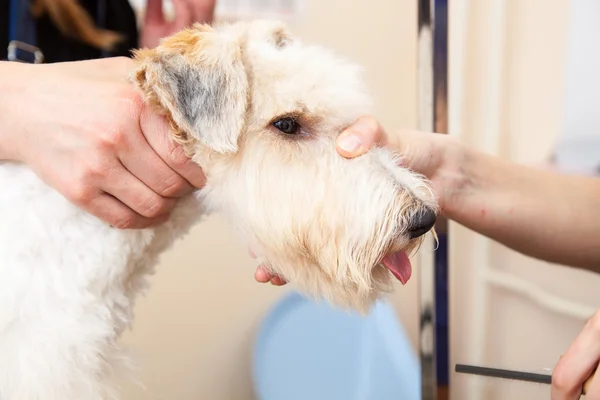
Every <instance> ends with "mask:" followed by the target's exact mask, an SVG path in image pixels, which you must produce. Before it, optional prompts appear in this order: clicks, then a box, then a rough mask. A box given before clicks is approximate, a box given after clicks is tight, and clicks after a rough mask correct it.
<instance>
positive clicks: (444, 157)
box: [251, 116, 456, 286]
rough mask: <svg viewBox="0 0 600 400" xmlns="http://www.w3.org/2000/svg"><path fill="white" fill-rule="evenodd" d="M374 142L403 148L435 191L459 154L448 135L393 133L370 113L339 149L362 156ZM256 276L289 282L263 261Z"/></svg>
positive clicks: (410, 164)
mask: <svg viewBox="0 0 600 400" xmlns="http://www.w3.org/2000/svg"><path fill="white" fill-rule="evenodd" d="M375 145H379V146H390V147H392V148H393V149H394V150H396V151H398V152H400V154H401V155H402V165H403V166H405V167H407V168H410V169H411V170H413V171H415V172H417V173H420V174H423V175H425V176H426V177H428V178H429V179H431V180H432V184H433V189H434V192H436V194H437V192H438V191H441V190H436V187H437V189H439V188H441V187H443V182H442V181H443V180H444V178H443V174H441V173H440V171H441V170H442V168H443V167H444V165H445V164H448V163H450V160H454V159H455V158H456V157H450V156H449V153H450V152H451V151H453V150H455V148H454V147H453V146H454V145H453V144H452V143H451V140H449V139H448V137H447V135H434V134H427V133H424V132H418V131H410V130H402V131H400V132H398V133H397V134H396V135H393V136H390V135H387V134H386V133H385V131H384V130H383V127H382V126H381V124H380V123H379V122H378V121H377V120H376V119H375V118H373V117H371V116H364V117H361V118H359V119H358V120H357V121H356V122H355V123H354V124H352V125H351V126H350V127H349V128H347V129H346V130H344V131H343V132H342V133H341V134H340V135H339V136H338V138H337V140H336V149H337V151H338V153H340V155H342V156H343V157H346V158H355V157H359V156H361V155H363V154H365V153H366V152H367V151H369V150H370V149H371V148H372V147H373V146H375ZM441 203H442V202H441V201H440V204H441ZM442 207H443V205H442ZM251 255H252V252H251ZM254 278H255V279H256V281H258V282H260V283H266V282H271V283H272V284H274V285H276V286H281V285H284V284H285V283H286V282H285V281H284V280H283V279H282V278H281V277H279V276H273V275H271V274H270V273H269V272H268V270H267V268H266V267H265V266H262V265H261V266H259V267H258V268H257V269H256V272H255V274H254Z"/></svg>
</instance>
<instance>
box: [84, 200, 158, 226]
mask: <svg viewBox="0 0 600 400" xmlns="http://www.w3.org/2000/svg"><path fill="white" fill-rule="evenodd" d="M85 209H86V210H87V211H88V212H89V213H91V214H93V215H95V216H96V217H98V218H100V219H102V220H104V221H107V222H108V223H109V224H111V225H112V226H114V227H115V228H117V229H144V228H148V227H150V226H153V225H157V224H161V223H163V222H165V221H166V220H167V219H168V218H169V215H168V214H162V215H160V216H157V217H154V218H145V217H143V216H141V215H140V214H138V213H136V212H135V211H133V210H132V209H131V208H129V207H127V206H126V205H124V204H123V203H121V202H120V201H119V200H117V199H115V198H114V197H112V196H110V195H108V194H105V193H102V194H98V195H97V196H94V197H93V198H92V199H91V200H90V202H89V203H88V204H87V205H86V207H85Z"/></svg>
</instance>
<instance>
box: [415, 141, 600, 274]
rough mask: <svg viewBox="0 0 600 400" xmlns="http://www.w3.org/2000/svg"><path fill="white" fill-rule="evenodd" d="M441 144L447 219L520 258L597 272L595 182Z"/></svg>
mask: <svg viewBox="0 0 600 400" xmlns="http://www.w3.org/2000/svg"><path fill="white" fill-rule="evenodd" d="M422 135H425V134H422ZM435 136H437V135H435ZM431 140H438V141H439V138H431ZM443 140H444V146H446V147H447V148H446V149H445V154H446V156H445V161H444V162H443V163H442V165H441V168H440V170H439V171H437V179H438V180H439V181H443V182H446V187H445V188H444V189H445V190H443V191H441V193H442V199H441V200H442V204H443V207H444V211H443V212H444V214H445V215H446V216H447V217H448V218H450V219H452V220H454V221H456V222H458V223H460V224H462V225H464V226H466V227H468V228H470V229H472V230H474V231H477V232H479V233H481V234H483V235H485V236H488V237H489V238H491V239H493V240H496V241H498V242H500V243H502V244H504V245H506V246H508V247H510V248H512V249H514V250H516V251H519V252H521V253H523V254H526V255H529V256H532V257H536V258H539V259H542V260H546V261H549V262H555V263H560V264H564V265H569V266H574V267H580V268H585V269H588V270H592V271H596V272H600V211H599V210H598V208H599V205H600V179H595V178H591V177H583V176H574V175H566V174H561V173H556V172H551V171H546V170H541V169H536V168H531V167H527V166H523V165H518V164H515V163H511V162H508V161H505V160H502V159H500V158H496V157H491V156H488V155H485V154H482V153H479V152H477V151H475V150H473V149H469V148H467V147H465V146H463V145H461V144H458V143H456V142H454V141H453V140H452V139H450V140H448V138H444V139H443Z"/></svg>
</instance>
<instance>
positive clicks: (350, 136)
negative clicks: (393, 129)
mask: <svg viewBox="0 0 600 400" xmlns="http://www.w3.org/2000/svg"><path fill="white" fill-rule="evenodd" d="M385 142H386V137H385V133H384V131H383V128H382V127H381V125H380V124H379V122H378V121H377V120H376V119H375V118H373V117H371V116H363V117H360V118H359V119H357V120H356V122H354V124H352V125H351V126H350V127H348V128H347V129H346V130H345V131H344V132H342V133H341V134H340V135H339V136H338V138H337V141H336V146H337V150H338V152H339V153H340V154H341V155H342V156H344V157H346V158H355V157H358V156H360V155H362V154H364V153H366V152H367V151H369V150H370V149H371V147H373V146H374V145H377V144H385Z"/></svg>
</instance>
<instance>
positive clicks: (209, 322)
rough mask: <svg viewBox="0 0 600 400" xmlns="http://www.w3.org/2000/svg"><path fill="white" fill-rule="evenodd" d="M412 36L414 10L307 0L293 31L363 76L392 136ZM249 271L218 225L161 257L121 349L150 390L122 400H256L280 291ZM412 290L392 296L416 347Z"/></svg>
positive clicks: (408, 112) (407, 118)
mask: <svg viewBox="0 0 600 400" xmlns="http://www.w3.org/2000/svg"><path fill="white" fill-rule="evenodd" d="M350 4H351V6H350ZM415 29H416V8H415V2H414V1H412V0H402V1H396V0H353V1H351V2H349V1H347V0H310V1H307V9H306V15H305V19H303V20H301V21H300V23H299V24H298V25H297V26H295V27H294V30H295V31H296V32H297V33H299V34H300V35H301V36H302V37H303V38H305V39H306V40H309V41H312V42H317V43H321V44H324V45H327V46H330V47H332V48H334V49H337V50H339V51H340V52H341V53H342V54H344V55H346V56H348V57H350V58H352V59H354V60H356V61H357V62H359V63H361V64H363V65H364V66H365V67H366V73H367V78H368V82H369V84H370V86H371V88H372V90H373V93H374V95H375V97H376V99H377V107H376V110H375V114H376V115H377V117H379V118H380V120H381V121H382V122H383V123H384V124H385V125H386V126H387V127H390V128H398V127H409V128H410V127H414V124H415V113H416V108H415V107H416V103H415V90H416V87H415V62H416V61H415V60H416V59H415V50H416V48H415V43H416V41H415ZM254 269H255V264H254V263H253V261H252V260H251V259H250V258H249V257H248V255H247V253H246V251H245V249H244V248H241V247H240V246H239V245H238V244H237V242H236V241H235V240H234V238H233V237H232V236H231V234H230V231H229V229H228V228H227V227H226V226H224V224H223V222H222V220H221V219H220V218H219V217H213V218H210V219H209V220H208V221H206V222H205V223H203V224H201V225H200V226H198V227H197V228H196V229H195V230H194V231H193V232H192V234H191V235H190V236H189V237H187V238H186V239H185V240H184V241H182V242H180V243H178V244H177V246H176V247H175V248H174V249H173V250H172V251H170V252H169V253H168V254H166V255H165V257H164V259H163V261H162V264H161V265H160V267H159V268H158V274H157V275H156V276H155V277H154V278H153V280H152V282H153V286H152V289H151V291H150V293H149V294H148V296H147V297H145V298H144V299H142V300H141V301H140V302H139V304H138V306H137V309H136V314H137V316H136V320H135V324H134V326H133V331H132V332H130V333H127V334H126V335H125V338H124V340H123V343H124V344H126V345H128V346H129V347H130V348H131V349H132V351H133V352H134V354H135V355H136V356H137V358H138V359H139V361H140V364H141V367H140V371H139V373H138V376H139V377H140V380H141V381H142V382H143V383H144V384H145V385H146V387H147V389H148V390H146V391H143V390H141V389H139V388H137V387H136V386H133V385H130V384H125V393H126V395H127V396H126V398H127V399H129V400H134V399H135V400H137V399H143V400H146V399H148V400H154V399H169V400H172V399H177V400H198V399H211V400H213V399H215V400H216V399H219V400H221V399H223V400H228V399H236V400H237V399H240V400H242V399H253V398H254V397H253V394H252V390H251V379H250V371H249V363H250V351H251V346H252V344H253V340H254V335H255V331H256V326H257V323H258V322H259V321H260V319H261V318H262V316H263V315H264V314H265V312H266V311H267V309H268V307H269V306H271V305H272V304H273V302H274V301H275V300H276V299H277V298H278V297H279V296H280V295H281V294H283V293H284V292H285V291H286V290H287V289H282V288H276V287H272V286H270V285H261V284H258V283H255V281H254V279H253V273H254ZM416 288H417V279H413V280H412V281H411V282H410V283H409V284H408V285H407V286H406V287H400V286H399V287H398V291H397V293H396V294H394V295H393V296H392V299H393V301H394V303H395V305H396V306H397V309H398V312H399V315H400V316H401V317H402V319H403V321H404V324H406V325H407V326H408V329H409V332H410V336H411V338H412V340H413V343H416V337H417V331H416V323H417V309H416V302H415V299H416Z"/></svg>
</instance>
